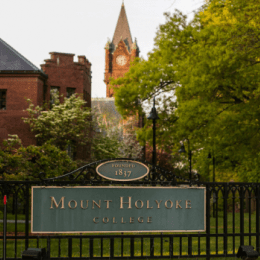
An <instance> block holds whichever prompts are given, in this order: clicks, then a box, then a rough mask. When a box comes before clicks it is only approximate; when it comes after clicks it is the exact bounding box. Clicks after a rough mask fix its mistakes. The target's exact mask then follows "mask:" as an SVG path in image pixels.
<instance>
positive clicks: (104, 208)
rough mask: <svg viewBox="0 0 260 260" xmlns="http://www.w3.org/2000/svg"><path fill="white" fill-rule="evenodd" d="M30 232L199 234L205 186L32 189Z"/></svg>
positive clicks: (203, 211)
mask: <svg viewBox="0 0 260 260" xmlns="http://www.w3.org/2000/svg"><path fill="white" fill-rule="evenodd" d="M31 212H32V213H31V214H32V216H31V219H32V233H44V232H45V233H52V232H54V233H65V232H69V233H86V232H89V233H91V232H92V233H93V232H186V231H187V232H193V231H194V232H202V231H205V188H201V187H198V188H193V187H190V188H178V187H140V186H138V187H118V186H117V187H112V186H106V187H100V186H97V187H93V186H92V187H91V186H84V187H53V186H49V187H44V188H43V187H39V186H37V187H32V210H31Z"/></svg>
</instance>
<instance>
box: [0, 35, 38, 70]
mask: <svg viewBox="0 0 260 260" xmlns="http://www.w3.org/2000/svg"><path fill="white" fill-rule="evenodd" d="M0 70H3V71H15V70H19V71H21V70H23V71H26V70H28V71H39V72H42V71H41V70H40V69H39V68H37V67H36V66H35V65H33V64H32V63H31V62H30V61H29V60H27V59H26V58H25V57H24V56H23V55H21V54H20V53H19V52H18V51H16V50H15V49H13V48H12V47H11V46H10V45H9V44H7V43H6V42H5V41H3V40H2V39H1V38H0Z"/></svg>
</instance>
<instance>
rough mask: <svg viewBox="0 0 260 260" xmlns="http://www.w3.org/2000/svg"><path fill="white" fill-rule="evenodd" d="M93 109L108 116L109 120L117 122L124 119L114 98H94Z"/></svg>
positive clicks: (92, 100) (92, 101)
mask: <svg viewBox="0 0 260 260" xmlns="http://www.w3.org/2000/svg"><path fill="white" fill-rule="evenodd" d="M91 106H92V109H94V110H96V111H97V112H99V113H100V114H102V115H106V116H107V117H108V118H113V119H116V120H120V119H122V116H121V115H120V114H119V112H118V111H117V110H116V106H115V99H114V98H92V99H91Z"/></svg>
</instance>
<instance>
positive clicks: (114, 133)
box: [91, 112, 142, 161]
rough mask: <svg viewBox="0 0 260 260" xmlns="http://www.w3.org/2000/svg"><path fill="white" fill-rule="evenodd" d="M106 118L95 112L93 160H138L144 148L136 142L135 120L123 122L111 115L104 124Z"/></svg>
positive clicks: (130, 119)
mask: <svg viewBox="0 0 260 260" xmlns="http://www.w3.org/2000/svg"><path fill="white" fill-rule="evenodd" d="M104 117H105V118H106V115H105V114H103V115H102V114H98V113H95V112H94V117H93V118H94V119H93V120H94V121H95V129H96V132H95V133H94V136H93V143H92V149H91V152H92V155H91V159H92V160H93V161H95V160H101V159H108V158H138V157H139V156H140V154H141V149H142V148H141V146H140V145H139V143H138V142H137V140H136V135H135V131H134V124H135V123H136V121H135V118H128V120H124V121H123V120H122V119H118V118H115V117H113V116H111V115H110V116H109V118H108V119H109V120H108V122H107V121H105V122H104V121H103V120H102V119H103V118H104ZM123 122H124V123H123Z"/></svg>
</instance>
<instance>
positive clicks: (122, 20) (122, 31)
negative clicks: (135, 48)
mask: <svg viewBox="0 0 260 260" xmlns="http://www.w3.org/2000/svg"><path fill="white" fill-rule="evenodd" d="M121 39H122V40H123V41H124V42H125V43H126V45H127V46H128V48H129V49H130V47H131V46H132V43H133V41H132V37H131V33H130V28H129V25H128V21H127V17H126V11H125V5H124V4H122V7H121V11H120V14H119V18H118V21H117V25H116V30H115V33H114V37H113V40H112V43H113V45H114V46H116V45H118V43H119V42H120V40H121Z"/></svg>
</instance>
